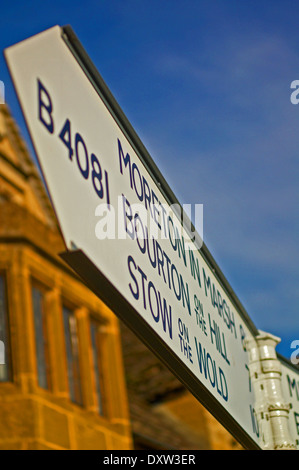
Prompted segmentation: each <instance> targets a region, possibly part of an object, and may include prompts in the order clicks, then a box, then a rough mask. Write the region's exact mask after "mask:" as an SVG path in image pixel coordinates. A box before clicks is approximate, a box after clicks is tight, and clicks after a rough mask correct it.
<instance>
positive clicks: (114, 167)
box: [5, 26, 259, 448]
mask: <svg viewBox="0 0 299 470" xmlns="http://www.w3.org/2000/svg"><path fill="white" fill-rule="evenodd" d="M5 57H6V60H7V63H8V66H9V69H10V73H11V76H12V79H13V82H14V85H15V88H16V91H17V95H18V98H19V100H20V103H21V106H22V110H23V113H24V116H25V119H26V122H27V126H28V128H29V132H30V135H31V138H32V141H33V145H34V147H35V151H36V154H37V157H38V160H39V163H40V166H41V169H42V172H43V176H44V179H45V181H46V184H47V188H48V191H49V194H50V196H51V199H52V203H53V207H54V209H55V212H56V214H57V217H58V221H59V224H60V227H61V231H62V234H63V237H64V240H65V244H66V247H67V252H68V253H66V254H65V259H67V261H68V262H69V263H70V264H71V265H72V266H73V267H74V269H76V270H77V271H78V273H79V274H80V275H81V276H82V277H83V278H84V279H85V280H86V282H87V283H88V285H89V286H90V288H91V289H93V290H94V291H95V292H96V293H98V294H99V295H100V296H101V297H102V299H104V300H105V301H106V302H107V304H108V305H109V306H110V307H111V308H112V309H113V310H114V311H115V312H116V313H117V315H119V316H120V317H121V318H122V320H123V321H125V322H126V323H127V324H128V325H129V326H130V327H131V328H132V329H133V330H134V331H135V332H136V333H137V334H138V335H139V336H140V337H141V338H142V339H143V341H144V342H145V343H146V344H147V345H148V346H149V347H150V348H151V349H152V350H154V352H156V354H157V355H158V356H159V357H160V358H161V359H162V360H163V361H164V362H165V363H166V364H167V365H168V367H169V368H170V369H171V370H172V371H173V372H174V373H175V374H176V375H177V376H178V377H179V378H180V379H181V380H182V382H183V383H184V384H185V385H186V386H187V387H188V388H189V389H190V391H191V392H192V393H193V394H194V395H195V396H196V397H197V398H198V399H199V400H200V401H201V402H202V403H203V404H204V405H205V406H206V407H207V408H208V409H209V410H210V411H211V412H212V413H213V414H214V415H215V417H216V418H217V419H218V420H219V421H220V422H222V423H223V424H224V425H225V426H226V427H227V428H228V429H229V430H230V432H232V433H233V434H234V435H235V436H236V438H237V439H238V440H239V441H240V442H242V443H243V444H244V445H245V446H246V447H247V448H259V436H258V434H259V431H258V426H257V425H256V422H255V412H254V396H253V393H252V391H251V390H250V381H249V374H248V355H247V352H246V350H245V348H244V346H243V344H244V338H245V337H249V336H254V335H255V334H256V329H255V326H254V325H253V324H252V322H251V320H250V319H249V318H248V316H247V315H246V312H245V311H244V309H243V308H242V306H241V304H240V302H239V301H238V299H237V297H236V296H235V294H234V293H233V292H232V290H231V288H230V286H229V284H228V282H227V281H226V280H225V278H224V276H223V274H222V273H221V271H220V269H219V268H218V267H217V265H216V263H215V262H214V260H213V258H212V256H211V255H210V253H209V251H208V249H207V248H206V246H205V245H203V247H202V248H201V249H196V246H199V244H200V238H199V237H198V236H197V235H196V240H195V241H193V242H192V243H193V245H192V246H191V249H188V239H189V237H190V235H192V233H191V234H190V228H189V227H188V226H187V225H188V224H187V225H186V221H185V223H184V226H183V227H182V224H181V220H180V218H179V215H178V211H177V209H176V210H172V208H171V207H170V206H171V204H173V203H176V202H177V201H176V199H175V198H174V196H173V193H172V192H171V190H170V188H169V187H168V185H167V183H166V181H165V180H164V178H163V177H162V175H161V174H160V172H159V170H158V169H157V167H156V166H155V164H154V163H153V161H152V160H151V158H150V157H149V155H148V153H147V151H146V149H145V148H144V147H143V145H142V143H141V141H140V140H139V138H138V136H137V135H136V134H135V132H134V130H133V128H132V127H131V126H130V124H129V122H128V121H127V119H126V117H125V116H124V114H123V113H122V111H121V110H120V108H119V106H118V104H117V103H116V101H115V99H114V98H113V97H112V95H111V93H110V92H109V90H108V88H107V86H106V85H105V83H104V82H103V80H102V78H101V76H100V75H99V74H98V72H97V71H96V69H95V67H94V66H93V64H92V63H91V61H90V59H89V58H88V56H87V55H86V53H85V52H84V50H83V48H82V46H81V45H80V43H79V42H78V40H77V39H76V37H75V36H74V34H73V32H72V30H71V29H70V28H61V27H59V26H55V27H53V28H51V29H49V30H47V31H45V32H42V33H40V34H38V35H37V36H34V37H32V38H29V39H27V40H25V41H23V42H21V43H19V44H17V45H14V46H12V47H10V48H8V49H7V50H6V51H5ZM122 73H125V71H124V70H123V71H122ZM195 243H196V246H195ZM189 248H190V246H189Z"/></svg>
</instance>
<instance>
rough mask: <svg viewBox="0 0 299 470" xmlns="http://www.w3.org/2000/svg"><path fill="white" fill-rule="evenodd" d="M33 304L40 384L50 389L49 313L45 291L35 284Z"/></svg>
mask: <svg viewBox="0 0 299 470" xmlns="http://www.w3.org/2000/svg"><path fill="white" fill-rule="evenodd" d="M32 305H33V315H34V330H35V350H36V361H37V376H38V384H39V386H40V387H42V388H45V389H50V387H51V375H50V357H49V343H48V328H47V315H46V311H45V292H44V291H43V290H42V289H40V288H38V287H35V286H33V287H32Z"/></svg>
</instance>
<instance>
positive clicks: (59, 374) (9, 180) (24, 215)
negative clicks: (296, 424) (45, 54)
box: [0, 104, 241, 450]
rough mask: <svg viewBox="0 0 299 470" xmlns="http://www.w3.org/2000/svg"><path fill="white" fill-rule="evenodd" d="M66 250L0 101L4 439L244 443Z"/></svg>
mask: <svg viewBox="0 0 299 470" xmlns="http://www.w3.org/2000/svg"><path fill="white" fill-rule="evenodd" d="M63 251H64V244H63V240H62V237H61V234H60V231H59V227H58V224H57V221H56V218H55V214H54V211H53V209H52V206H51V204H50V201H49V198H48V195H47V193H46V190H45V188H44V185H43V182H42V180H41V177H40V175H39V172H38V170H37V167H36V165H35V164H34V162H33V160H32V158H31V156H30V155H29V152H28V150H27V148H26V145H25V143H24V141H23V139H22V138H21V136H20V133H19V130H18V128H17V125H16V123H15V122H14V120H13V118H12V116H11V115H10V112H9V110H8V108H7V106H6V105H4V104H3V105H0V341H2V342H3V343H4V345H5V364H1V365H0V449H24V450H25V449H108V450H123V449H148V450H149V449H166V450H170V449H176V450H185V449H190V450H196V449H214V450H216V449H241V447H240V445H239V444H237V442H236V441H235V440H234V439H233V437H232V436H231V435H230V434H229V433H228V432H227V431H226V430H225V429H224V428H223V427H222V426H221V425H220V424H219V423H218V422H217V421H216V420H215V419H214V418H213V417H212V416H211V415H210V414H209V413H208V412H207V411H206V410H205V409H204V408H203V407H202V406H201V405H200V404H199V403H198V401H197V400H196V399H195V398H194V397H193V396H192V395H191V394H190V393H189V392H188V391H187V390H186V389H185V388H184V387H183V386H182V384H181V383H180V382H179V381H178V380H177V379H176V378H175V377H174V376H173V375H172V373H171V372H169V371H168V369H167V368H166V367H165V366H164V365H162V363H161V362H160V361H159V360H158V359H157V358H156V357H155V356H154V355H153V354H152V353H151V352H150V351H149V350H148V349H147V348H146V347H145V346H144V345H143V344H142V343H141V342H140V341H139V339H137V338H136V336H135V335H134V334H133V333H132V332H131V331H129V330H128V329H127V328H126V327H125V326H124V325H123V324H120V322H119V321H118V319H117V318H116V316H115V315H114V314H113V312H112V311H111V310H109V309H108V308H107V307H106V306H105V305H104V304H103V303H102V302H101V300H100V299H99V298H97V297H96V296H95V295H94V294H93V293H92V292H91V291H90V290H89V289H88V287H87V286H86V285H85V284H84V283H83V282H82V281H81V280H80V279H79V278H78V277H77V275H76V274H75V273H74V272H73V271H72V270H71V269H70V268H69V266H68V265H67V264H65V263H64V261H63V260H62V259H61V258H60V257H59V253H61V252H63Z"/></svg>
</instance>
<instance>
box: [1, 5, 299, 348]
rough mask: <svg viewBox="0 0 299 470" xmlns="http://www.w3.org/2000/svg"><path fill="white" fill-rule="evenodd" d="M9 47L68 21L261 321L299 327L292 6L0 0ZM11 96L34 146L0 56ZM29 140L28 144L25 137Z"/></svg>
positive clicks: (287, 330) (298, 125) (298, 59)
mask: <svg viewBox="0 0 299 470" xmlns="http://www.w3.org/2000/svg"><path fill="white" fill-rule="evenodd" d="M5 3H6V4H5V6H2V7H1V33H0V43H1V44H0V45H1V49H2V50H3V49H4V48H5V47H7V46H10V45H12V44H14V43H16V42H18V41H21V40H22V39H25V38H26V37H29V36H31V35H33V34H36V33H38V32H40V31H43V30H45V29H47V28H49V27H51V26H54V25H56V24H59V25H61V26H62V25H65V24H70V25H71V26H72V27H73V29H74V31H75V32H76V34H77V36H78V37H79V39H80V41H81V42H82V44H83V46H84V47H85V49H86V51H87V53H88V54H89V55H90V57H91V59H92V60H93V62H94V63H95V65H96V66H97V68H98V70H99V72H100V73H101V75H102V76H103V78H104V80H105V81H106V83H107V85H108V86H109V88H110V89H111V91H112V93H113V94H114V96H115V98H116V99H117V101H118V102H119V104H120V106H121V107H122V109H123V110H124V112H125V114H126V115H127V117H128V119H129V120H130V122H131V124H132V125H133V127H134V128H135V130H136V131H137V133H138V135H139V136H140V138H141V140H142V141H143V143H144V144H145V146H146V147H147V149H148V150H149V152H150V154H151V155H152V157H153V159H154V160H155V162H156V164H157V165H158V167H159V168H160V170H161V171H162V173H163V175H164V176H165V178H166V179H167V181H168V183H169V185H170V187H171V188H172V190H173V191H174V193H175V194H176V196H177V197H178V199H179V200H180V202H181V203H182V204H185V203H202V204H204V239H205V242H206V244H207V246H208V248H209V249H210V251H211V252H212V254H213V256H214V257H215V259H216V261H217V263H218V264H219V266H220V267H221V269H222V271H223V273H224V274H225V276H226V277H227V279H228V281H229V282H230V284H231V286H232V287H233V289H234V291H235V292H236V294H237V295H238V297H239V298H240V300H241V302H242V303H243V305H244V306H245V308H246V310H247V312H248V314H249V315H250V317H251V318H252V319H253V321H254V322H255V324H256V326H257V327H258V328H260V329H263V330H265V331H269V332H271V333H273V334H276V335H278V336H279V337H281V338H282V342H281V345H280V346H279V347H278V350H279V351H280V352H281V353H282V354H283V355H285V356H286V357H290V354H291V353H292V349H290V344H291V341H293V340H296V339H299V312H298V304H299V249H298V240H299V217H298V202H299V185H298V178H299V105H298V106H295V105H292V104H291V102H290V94H291V90H290V84H291V82H292V81H293V80H298V79H299V33H298V24H297V23H298V19H297V18H298V13H299V6H298V5H296V3H295V2H293V1H292V2H291V1H282V0H281V1H276V0H272V1H271V2H270V1H268V0H260V1H255V0H252V1H250V2H249V1H246V2H245V1H242V2H240V1H234V0H229V1H226V0H221V1H215V0H207V1H200V0H198V1H195V0H192V1H191V0H185V1H183V0H172V1H170V0H159V1H157V0H150V1H147V0H140V1H137V0H132V1H131V0H127V1H124V0H117V1H114V0H110V1H109V2H108V1H100V0H98V1H91V0H86V1H85V2H78V1H72V2H71V1H63V0H60V1H56V0H52V1H51V2H49V1H43V2H38V1H27V2H24V1H22V2H18V1H15V2H10V3H7V2H5ZM0 79H1V80H3V81H4V83H5V92H6V102H7V103H8V105H9V106H10V109H11V111H12V113H13V115H14V117H15V118H16V120H17V122H18V124H19V126H20V128H21V131H22V133H23V135H24V137H25V139H26V141H27V142H28V145H29V146H30V142H29V138H28V136H27V133H26V129H25V126H24V122H23V117H22V115H21V112H20V109H19V106H18V102H17V99H16V96H15V93H14V91H13V88H12V85H11V81H10V78H9V75H8V71H7V67H6V64H5V61H4V58H3V56H1V57H0ZM30 148H31V146H30Z"/></svg>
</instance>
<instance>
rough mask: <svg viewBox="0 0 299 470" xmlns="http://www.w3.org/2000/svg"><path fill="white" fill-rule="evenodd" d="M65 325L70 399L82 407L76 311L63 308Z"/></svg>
mask: <svg viewBox="0 0 299 470" xmlns="http://www.w3.org/2000/svg"><path fill="white" fill-rule="evenodd" d="M63 323H64V335H65V346H66V359H67V375H68V383H69V390H70V397H71V400H72V401H73V402H74V403H77V404H78V405H82V390H81V379H80V364H79V339H78V327H77V319H76V316H75V313H74V311H72V310H70V309H69V308H68V307H65V306H63Z"/></svg>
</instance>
